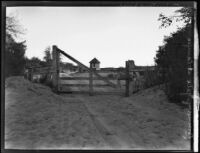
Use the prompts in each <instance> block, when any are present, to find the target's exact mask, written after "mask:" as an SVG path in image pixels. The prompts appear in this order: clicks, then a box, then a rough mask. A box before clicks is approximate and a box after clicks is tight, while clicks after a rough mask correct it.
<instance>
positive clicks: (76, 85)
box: [60, 83, 110, 92]
mask: <svg viewBox="0 0 200 153" xmlns="http://www.w3.org/2000/svg"><path fill="white" fill-rule="evenodd" d="M60 86H66V87H88V84H67V83H62V84H60ZM92 86H94V87H110V85H108V84H93V85H92ZM89 88H90V86H89ZM92 88H93V87H92ZM90 89H91V88H90ZM92 91H93V89H92V90H90V92H92Z"/></svg>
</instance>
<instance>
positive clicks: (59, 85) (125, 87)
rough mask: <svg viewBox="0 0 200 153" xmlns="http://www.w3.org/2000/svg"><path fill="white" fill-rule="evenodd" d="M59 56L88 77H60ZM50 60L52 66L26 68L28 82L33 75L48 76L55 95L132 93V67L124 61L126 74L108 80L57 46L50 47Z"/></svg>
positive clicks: (126, 94) (127, 94) (128, 62)
mask: <svg viewBox="0 0 200 153" xmlns="http://www.w3.org/2000/svg"><path fill="white" fill-rule="evenodd" d="M60 54H62V55H64V56H65V57H67V58H68V59H70V60H71V61H73V62H75V63H76V64H77V65H78V66H79V67H81V68H82V69H85V70H86V72H87V74H88V76H79V77H77V76H72V77H65V76H64V77H61V76H60V61H59V57H60ZM52 58H53V61H52V65H50V66H48V67H30V68H28V69H27V71H28V73H27V75H26V77H27V78H28V79H29V80H30V81H33V80H34V79H33V78H34V75H37V74H38V75H48V77H49V80H50V81H52V86H53V90H54V91H55V92H57V93H62V92H72V93H89V95H94V94H125V96H129V95H130V93H131V92H132V85H131V83H132V81H131V79H132V75H131V74H130V72H131V71H132V70H133V66H132V63H131V62H130V61H126V63H125V64H126V72H125V74H124V75H122V76H119V77H118V78H109V77H105V76H102V75H101V74H100V73H99V71H96V70H95V69H94V68H92V66H91V65H90V67H87V66H86V65H84V64H83V63H81V62H80V61H78V60H77V59H75V58H74V57H72V56H70V55H69V54H67V53H66V52H64V51H62V50H61V49H59V48H58V47H57V46H53V47H52ZM73 81H74V82H73ZM102 82H103V83H102ZM120 82H123V83H122V84H121V83H120ZM74 88H78V90H73V89H74ZM81 88H84V89H85V90H79V89H81ZM107 89H109V90H107ZM111 89H113V90H111Z"/></svg>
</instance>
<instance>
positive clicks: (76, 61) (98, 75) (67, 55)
mask: <svg viewBox="0 0 200 153" xmlns="http://www.w3.org/2000/svg"><path fill="white" fill-rule="evenodd" d="M57 51H59V52H60V53H61V54H63V55H64V56H66V57H67V58H69V59H70V60H72V61H73V62H75V63H77V64H78V65H79V66H81V67H83V68H84V69H85V70H87V71H88V72H90V68H89V67H87V66H86V65H84V64H82V63H81V62H79V61H78V60H76V59H75V58H73V57H72V56H70V55H69V54H67V53H65V52H64V51H62V50H61V49H59V48H57ZM93 73H94V74H95V75H96V76H97V77H99V78H100V79H101V80H103V81H105V82H106V83H108V84H109V85H110V86H112V87H114V88H116V87H117V85H115V84H114V83H112V82H111V81H109V80H108V79H106V78H104V77H102V76H101V75H100V74H98V73H97V72H95V71H93Z"/></svg>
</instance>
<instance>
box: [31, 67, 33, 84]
mask: <svg viewBox="0 0 200 153" xmlns="http://www.w3.org/2000/svg"><path fill="white" fill-rule="evenodd" d="M30 81H31V82H32V81H33V67H31V69H30Z"/></svg>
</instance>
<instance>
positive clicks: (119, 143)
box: [80, 98, 134, 149]
mask: <svg viewBox="0 0 200 153" xmlns="http://www.w3.org/2000/svg"><path fill="white" fill-rule="evenodd" d="M80 101H81V102H82V104H83V105H84V107H85V110H86V111H87V112H88V114H89V115H90V118H91V119H92V121H93V123H94V125H95V127H96V128H97V129H98V131H99V132H100V134H101V136H102V137H103V139H104V140H105V141H106V143H107V144H108V145H109V146H108V147H109V148H114V149H122V148H123V149H127V148H130V146H131V147H132V148H133V147H134V146H133V144H131V145H130V144H129V143H127V142H126V141H125V140H124V139H122V137H121V136H120V135H119V131H113V130H112V131H111V128H110V127H109V125H107V124H106V123H105V121H104V119H103V118H102V117H101V114H99V115H97V113H96V112H95V111H94V110H93V109H92V107H90V106H89V104H88V103H87V102H85V101H84V100H82V99H80ZM87 101H89V102H91V101H90V99H89V98H87Z"/></svg>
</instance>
